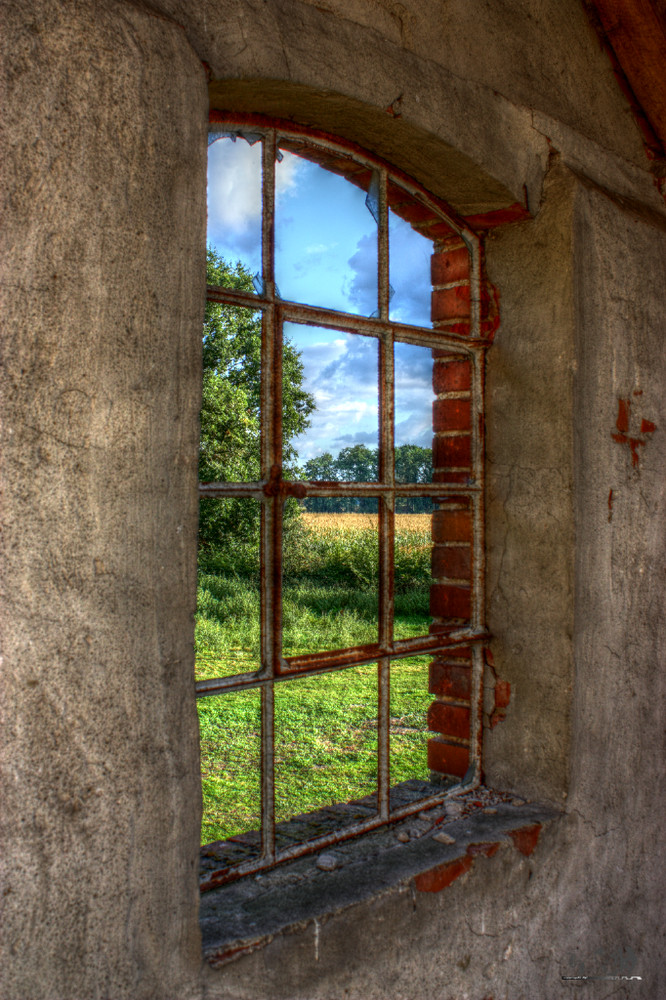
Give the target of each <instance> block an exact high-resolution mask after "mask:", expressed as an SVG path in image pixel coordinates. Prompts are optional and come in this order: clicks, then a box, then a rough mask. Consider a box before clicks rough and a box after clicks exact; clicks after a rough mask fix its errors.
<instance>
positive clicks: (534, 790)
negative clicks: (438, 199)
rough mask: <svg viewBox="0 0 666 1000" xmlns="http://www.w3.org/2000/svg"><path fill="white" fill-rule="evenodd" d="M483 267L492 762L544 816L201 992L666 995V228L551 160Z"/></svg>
mask: <svg viewBox="0 0 666 1000" xmlns="http://www.w3.org/2000/svg"><path fill="white" fill-rule="evenodd" d="M489 257H490V262H491V274H492V276H493V278H494V279H495V280H496V281H497V282H498V283H499V286H500V288H501V289H502V290H503V306H504V309H503V325H502V327H501V328H500V331H499V333H498V336H497V343H496V344H495V346H494V347H493V349H492V351H491V355H490V357H491V359H492V360H490V364H489V368H490V378H489V385H488V389H489V407H490V413H489V421H490V426H489V474H490V482H489V487H488V493H489V498H490V502H489V507H488V521H489V597H490V599H489V620H490V624H491V626H492V628H493V630H494V631H495V632H496V638H495V640H494V642H493V648H494V650H495V653H496V655H495V664H496V669H497V671H498V673H499V674H500V675H503V676H505V677H508V678H509V679H510V680H511V682H512V683H513V698H512V702H511V704H510V705H509V708H508V710H507V717H506V721H505V722H503V723H502V724H501V725H499V726H497V727H496V728H495V729H493V730H492V731H491V732H489V733H487V744H486V747H487V754H486V758H487V770H488V776H489V781H490V783H491V784H494V785H495V786H496V787H500V788H513V789H516V790H517V791H520V792H523V793H524V794H527V795H528V796H529V795H533V796H535V797H537V796H540V797H542V798H551V799H552V800H553V801H555V802H557V801H558V799H559V804H560V805H561V807H562V808H563V810H564V812H563V815H562V817H561V818H560V819H558V820H556V821H554V822H552V823H551V824H549V825H548V826H546V828H545V829H544V832H543V833H542V835H541V838H540V840H539V843H538V846H537V847H536V850H535V851H534V853H533V854H532V855H531V856H529V857H522V856H520V855H519V854H517V853H516V851H515V850H514V849H513V848H512V847H510V846H508V845H506V846H503V847H501V848H500V850H499V853H498V854H497V855H496V856H495V857H492V858H488V859H485V858H478V859H477V860H476V861H475V863H474V867H473V868H472V870H471V871H470V872H469V873H468V874H466V875H464V876H462V877H461V878H459V879H457V880H456V881H455V882H454V883H453V884H452V885H450V886H449V887H448V888H446V889H444V890H442V891H441V892H439V893H432V894H431V893H421V892H418V891H410V890H409V889H408V890H406V891H403V892H395V893H394V894H392V895H387V896H385V897H384V898H383V899H382V900H380V901H379V902H373V903H369V904H366V905H360V906H357V907H356V908H354V909H353V910H351V911H349V912H347V913H345V914H338V915H336V916H334V917H332V918H331V919H330V920H329V921H327V922H325V923H323V924H321V925H320V926H319V927H316V926H314V925H313V924H310V925H309V926H308V927H306V928H304V929H303V931H302V932H301V933H297V934H293V935H290V936H285V937H283V938H280V939H277V940H275V941H274V942H273V943H272V944H270V945H269V946H268V947H267V948H265V949H264V950H263V951H262V952H257V953H255V954H253V955H250V956H248V957H246V958H243V959H241V960H239V961H238V962H236V963H233V964H231V965H229V966H227V968H226V969H223V970H220V971H219V972H216V973H213V974H211V976H210V986H209V991H208V993H207V994H206V995H207V997H210V998H211V1000H213V998H225V1000H227V998H228V1000H231V998H232V997H233V998H237V997H240V998H244V1000H250V998H253V997H256V996H266V997H276V998H283V1000H287V998H289V1000H292V998H303V1000H305V998H308V1000H310V998H321V1000H324V998H329V997H349V998H358V1000H361V998H377V1000H380V998H382V1000H383V998H385V997H387V996H390V997H391V998H392V1000H415V998H418V1000H421V998H423V1000H425V998H430V997H442V998H443V1000H462V998H467V1000H484V998H487V997H493V998H494V1000H532V998H533V997H547V998H549V1000H550V998H556V997H566V996H569V995H570V991H571V988H572V985H571V983H569V982H566V981H562V979H561V977H562V976H577V975H588V976H632V975H633V976H640V977H641V981H640V982H637V981H626V982H621V981H620V982H616V983H612V984H611V988H612V990H613V994H612V995H613V996H617V997H627V998H628V997H635V996H640V995H642V996H645V997H650V998H652V997H655V998H656V997H659V996H662V995H663V993H664V988H665V984H664V982H663V952H664V947H663V927H664V920H665V918H666V913H664V902H663V874H662V871H661V862H660V858H659V852H658V850H657V849H656V846H655V845H657V844H658V843H659V841H660V838H661V826H662V821H663V809H662V808H661V807H663V802H664V787H663V786H664V775H663V768H661V767H660V764H659V761H660V760H661V759H662V757H663V733H662V725H661V721H660V720H661V719H662V718H663V704H664V687H665V682H664V676H663V670H660V669H659V667H660V665H661V664H663V639H664V623H663V577H662V575H661V574H662V572H663V566H664V532H663V517H664V510H663V507H664V489H663V468H664V460H665V458H666V455H665V454H664V452H665V451H666V447H665V444H664V438H663V433H660V428H661V427H663V424H664V419H665V418H666V414H664V403H663V393H662V385H663V380H664V374H665V372H664V368H665V367H666V358H665V357H664V346H663V345H664V336H663V334H664V320H663V316H664V314H665V313H666V281H665V280H664V278H665V277H666V276H665V275H664V266H665V263H664V262H665V261H666V228H665V227H664V222H663V219H661V218H659V217H651V218H645V217H644V216H641V215H640V214H637V213H636V212H633V211H631V210H629V209H627V208H626V207H624V208H623V207H622V206H620V205H618V204H616V203H614V202H612V201H611V200H610V199H609V198H608V197H607V196H606V195H604V194H602V193H600V192H598V191H596V190H594V189H590V188H589V187H588V186H587V185H584V184H581V183H580V182H579V181H578V180H577V179H576V178H574V177H573V176H572V175H571V174H568V172H567V171H566V170H564V169H562V167H561V166H560V165H556V166H555V167H554V169H553V173H552V175H551V177H550V178H549V180H548V183H547V185H546V197H545V200H544V205H543V208H542V212H541V213H540V215H539V216H538V217H537V219H536V220H534V221H533V222H525V223H521V224H519V225H515V226H512V227H510V228H509V229H507V230H505V231H504V232H503V233H499V232H498V233H497V234H496V236H495V237H494V238H493V240H492V241H491V251H490V253H489ZM537 259H538V260H539V261H540V262H541V266H540V267H539V265H538V263H537ZM493 355H494V356H493ZM635 394H637V395H635ZM618 399H623V400H626V399H629V400H630V401H631V407H630V416H629V420H628V427H627V433H626V434H624V437H626V438H627V440H626V441H623V440H619V441H618V440H617V438H618V436H619V437H622V436H623V432H622V431H618V428H617V417H618ZM572 408H573V413H572ZM572 417H573V419H572ZM643 421H649V427H648V426H647V425H645V424H643ZM653 424H654V426H655V429H654V430H650V427H651V426H652V425H653ZM641 426H643V428H644V430H643V431H642V432H641ZM632 439H633V440H638V441H643V442H644V443H643V444H638V445H635V446H634V450H635V451H636V452H637V453H638V454H639V465H637V466H634V465H633V464H632V449H631V440H632ZM512 456H513V461H512ZM610 489H613V499H612V504H611V506H610V507H609V491H610ZM574 531H575V538H576V544H575V546H574V537H573V536H574ZM585 990H586V996H589V997H592V998H593V1000H601V998H604V997H608V996H609V995H610V991H609V983H608V982H603V981H600V982H589V983H587V984H586V986H585ZM639 990H640V991H641V992H640V993H639V992H638V991H639Z"/></svg>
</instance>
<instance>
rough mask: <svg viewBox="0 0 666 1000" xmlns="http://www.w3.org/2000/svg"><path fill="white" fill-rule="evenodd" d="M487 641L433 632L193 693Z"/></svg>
mask: <svg viewBox="0 0 666 1000" xmlns="http://www.w3.org/2000/svg"><path fill="white" fill-rule="evenodd" d="M489 638H490V634H489V633H488V631H487V630H486V629H481V630H479V631H476V632H475V631H474V630H472V629H460V628H456V629H452V630H451V631H450V632H435V633H432V634H431V635H424V636H415V637H413V638H410V639H396V640H394V642H393V643H391V644H389V646H388V647H387V648H381V647H380V646H379V644H376V645H375V644H369V645H366V646H351V647H348V648H347V649H337V650H332V651H330V652H323V653H305V654H303V655H302V656H289V657H282V658H281V660H280V662H279V663H276V664H275V673H274V675H273V677H272V678H271V676H270V675H269V674H268V673H267V672H266V671H265V670H254V671H248V673H246V674H233V675H231V676H229V677H210V678H207V679H206V680H202V681H196V682H195V689H196V694H197V697H198V698H202V697H205V696H206V695H210V694H220V693H221V692H222V691H235V690H239V689H241V688H251V687H260V686H261V685H262V684H266V683H268V681H270V680H271V679H272V680H274V681H276V682H277V681H282V680H288V679H289V677H294V676H299V677H304V676H307V675H309V674H315V673H325V672H327V671H331V670H344V669H346V668H348V667H358V666H361V665H362V664H364V663H372V662H373V661H377V660H380V659H381V658H382V657H386V656H390V658H391V659H392V660H399V659H403V658H404V657H406V656H425V655H427V654H434V653H438V652H445V651H446V650H447V649H454V648H455V647H456V646H468V645H470V644H473V643H479V642H481V643H483V642H487V641H488V639H489Z"/></svg>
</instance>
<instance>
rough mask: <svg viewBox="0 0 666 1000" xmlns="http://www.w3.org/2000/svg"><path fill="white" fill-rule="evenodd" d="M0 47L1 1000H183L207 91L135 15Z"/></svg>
mask: <svg viewBox="0 0 666 1000" xmlns="http://www.w3.org/2000/svg"><path fill="white" fill-rule="evenodd" d="M31 6H32V10H30V7H31ZM30 14H32V16H30ZM0 35H2V44H3V48H4V58H3V68H4V88H3V96H2V104H3V116H2V117H3V123H2V140H1V141H2V154H1V155H0V160H1V161H2V163H3V174H4V177H3V186H4V191H3V199H4V206H3V216H4V218H3V229H2V237H1V239H2V256H3V264H2V272H1V286H2V331H3V335H2V340H1V346H0V349H1V351H2V367H1V369H0V371H1V375H0V380H1V381H0V391H1V400H2V402H1V408H2V414H1V416H2V430H1V436H2V441H1V446H0V454H1V455H2V459H1V473H0V474H1V488H2V555H1V559H2V569H1V579H2V605H1V608H2V610H1V612H0V629H1V641H2V695H1V702H0V711H1V712H2V744H1V747H2V748H1V751H0V768H1V775H2V777H1V781H2V792H1V793H0V798H1V800H2V827H1V829H2V834H1V838H2V846H1V847H0V865H1V872H2V890H1V891H0V907H1V912H0V926H1V927H2V931H1V934H0V939H1V942H2V944H1V947H2V953H3V955H2V959H1V960H0V996H1V997H2V998H3V1000H9V998H16V1000H32V998H37V997H44V998H48V1000H56V998H57V1000H70V998H71V1000H75V998H76V1000H79V998H80V1000H84V998H85V1000H88V998H92V997H105V998H107V997H108V998H113V1000H115V998H117V997H132V998H133V1000H140V998H143V997H152V996H160V995H163V996H166V995H168V992H169V991H171V990H172V991H173V992H171V995H172V996H178V997H180V996H186V995H187V991H186V990H184V989H182V984H183V982H184V978H187V979H188V980H189V981H190V982H191V979H192V969H196V968H197V967H198V962H199V935H198V928H197V920H196V915H197V905H198V892H197V887H196V869H195V865H196V858H197V849H198V834H199V830H198V827H199V815H200V808H201V807H200V802H199V796H198V791H197V780H196V768H197V756H198V740H197V721H196V711H195V704H194V697H193V691H192V614H193V605H194V595H195V589H196V582H195V572H196V558H195V554H194V551H193V544H194V539H195V537H196V520H197V496H196V464H197V463H196V459H197V445H198V428H197V418H198V409H199V405H200V404H199V399H200V374H199V372H200V365H201V361H200V351H201V341H200V336H199V335H198V331H199V329H200V325H201V322H202V317H203V296H204V280H205V277H204V259H205V258H204V251H205V185H204V183H203V182H202V178H203V177H204V176H205V173H204V171H205V155H206V154H205V124H206V113H207V98H206V90H205V81H204V77H203V73H202V70H201V66H200V63H199V62H198V60H196V59H195V57H194V55H193V53H192V51H191V49H190V47H189V45H188V43H187V40H186V39H185V38H184V35H183V33H182V31H180V30H178V29H176V28H175V27H174V26H173V25H171V24H169V23H168V22H165V21H162V20H158V19H156V18H154V17H146V15H145V14H144V13H142V12H140V11H138V10H137V9H136V8H135V7H133V6H132V5H130V4H116V3H113V2H110V3H105V2H102V3H95V4H77V5H76V7H74V5H70V4H62V5H53V4H43V5H42V4H40V5H26V4H16V5H12V4H10V5H4V10H3V26H2V31H1V32H0ZM165 115H166V116H167V117H165ZM167 983H169V984H171V985H170V986H169V991H167V992H164V991H165V990H166V984H167Z"/></svg>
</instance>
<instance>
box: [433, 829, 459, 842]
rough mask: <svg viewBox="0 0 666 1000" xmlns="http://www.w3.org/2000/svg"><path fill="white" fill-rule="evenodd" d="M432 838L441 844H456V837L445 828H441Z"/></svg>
mask: <svg viewBox="0 0 666 1000" xmlns="http://www.w3.org/2000/svg"><path fill="white" fill-rule="evenodd" d="M432 839H433V840H436V841H437V842H438V843H439V844H455V842H456V840H455V837H450V836H449V835H448V833H444V831H443V830H440V831H439V833H434V834H433V836H432Z"/></svg>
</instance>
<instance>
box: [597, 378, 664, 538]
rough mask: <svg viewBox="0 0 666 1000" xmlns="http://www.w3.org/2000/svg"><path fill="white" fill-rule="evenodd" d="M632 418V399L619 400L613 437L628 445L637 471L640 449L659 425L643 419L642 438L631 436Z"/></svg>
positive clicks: (610, 496)
mask: <svg viewBox="0 0 666 1000" xmlns="http://www.w3.org/2000/svg"><path fill="white" fill-rule="evenodd" d="M642 394H643V390H642V389H639V390H637V391H636V392H634V396H641V395H642ZM630 417H631V400H630V399H618V409H617V420H616V421H615V426H616V428H617V433H613V432H611V437H612V439H613V441H615V442H616V443H617V444H626V445H628V447H629V450H630V452H631V467H632V469H637V468H638V466H639V451H638V449H639V448H644V447H645V445H646V444H647V442H648V440H649V436H650V435H651V434H653V433H654V431H656V429H657V425H656V424H654V423H653V422H652V421H651V420H646V419H645V418H643V419H642V420H641V426H640V431H639V432H638V433H639V434H641V435H643V436H642V437H637V436H635V435H630V434H629V423H630ZM612 492H613V491H612V490H611V494H610V495H609V498H608V501H609V511H610V510H611V506H612ZM610 519H611V514H609V517H608V520H609V521H610Z"/></svg>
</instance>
